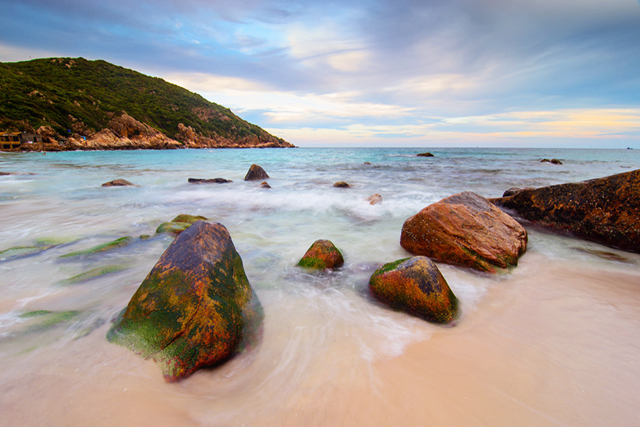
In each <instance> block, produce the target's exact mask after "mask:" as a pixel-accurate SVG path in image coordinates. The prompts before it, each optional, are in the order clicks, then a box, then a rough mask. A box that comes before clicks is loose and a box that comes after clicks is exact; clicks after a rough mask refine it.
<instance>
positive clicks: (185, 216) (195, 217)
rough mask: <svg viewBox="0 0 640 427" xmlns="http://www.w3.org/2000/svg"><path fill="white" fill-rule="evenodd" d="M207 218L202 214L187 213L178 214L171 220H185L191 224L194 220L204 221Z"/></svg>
mask: <svg viewBox="0 0 640 427" xmlns="http://www.w3.org/2000/svg"><path fill="white" fill-rule="evenodd" d="M206 220H207V218H206V217H203V216H202V215H189V214H180V215H178V216H177V217H175V218H173V219H172V220H171V222H186V223H189V224H193V223H194V222H196V221H206Z"/></svg>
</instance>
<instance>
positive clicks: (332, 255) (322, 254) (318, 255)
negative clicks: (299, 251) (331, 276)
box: [298, 239, 344, 270]
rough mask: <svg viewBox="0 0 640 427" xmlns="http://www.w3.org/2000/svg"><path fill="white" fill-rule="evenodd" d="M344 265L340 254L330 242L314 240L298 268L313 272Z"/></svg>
mask: <svg viewBox="0 0 640 427" xmlns="http://www.w3.org/2000/svg"><path fill="white" fill-rule="evenodd" d="M343 264H344V258H343V257H342V254H341V253H340V251H339V250H338V248H336V247H335V246H334V244H333V243H332V242H331V241H330V240H322V239H321V240H316V241H315V242H313V245H311V247H310V248H309V249H308V250H307V252H306V253H305V254H304V256H303V257H302V259H301V260H300V261H299V262H298V266H300V267H304V268H310V269H314V270H324V269H327V268H331V269H335V268H340V267H342V265H343Z"/></svg>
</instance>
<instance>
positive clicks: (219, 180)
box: [188, 178, 233, 184]
mask: <svg viewBox="0 0 640 427" xmlns="http://www.w3.org/2000/svg"><path fill="white" fill-rule="evenodd" d="M188 181H189V182H190V183H191V184H226V183H228V182H233V181H231V180H230V179H224V178H209V179H204V178H189V179H188Z"/></svg>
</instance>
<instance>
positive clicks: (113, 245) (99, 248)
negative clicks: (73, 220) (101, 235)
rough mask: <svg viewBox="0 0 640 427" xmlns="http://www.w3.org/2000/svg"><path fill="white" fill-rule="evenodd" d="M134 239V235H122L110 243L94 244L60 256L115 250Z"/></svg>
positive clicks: (66, 256)
mask: <svg viewBox="0 0 640 427" xmlns="http://www.w3.org/2000/svg"><path fill="white" fill-rule="evenodd" d="M132 241H133V237H131V236H125V237H121V238H119V239H116V240H113V241H111V242H108V243H103V244H101V245H98V246H94V247H92V248H89V249H85V250H83V251H75V252H71V253H68V254H66V255H62V256H61V257H60V258H70V257H75V256H84V255H94V254H98V253H102V252H107V251H111V250H114V249H118V248H122V247H124V246H127V245H128V244H129V243H131V242H132Z"/></svg>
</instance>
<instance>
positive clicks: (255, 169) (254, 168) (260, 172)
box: [244, 164, 269, 181]
mask: <svg viewBox="0 0 640 427" xmlns="http://www.w3.org/2000/svg"><path fill="white" fill-rule="evenodd" d="M267 178H269V175H267V173H266V172H265V171H264V169H262V167H261V166H259V165H255V164H254V165H251V167H250V168H249V170H248V171H247V174H246V175H245V177H244V180H245V181H257V180H260V179H261V180H265V179H267Z"/></svg>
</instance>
